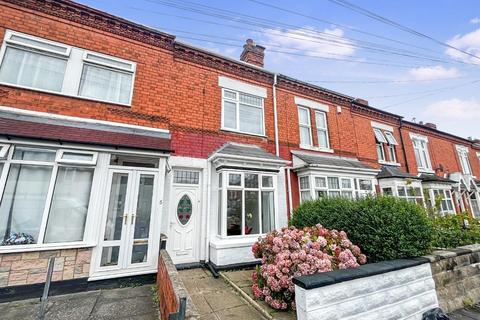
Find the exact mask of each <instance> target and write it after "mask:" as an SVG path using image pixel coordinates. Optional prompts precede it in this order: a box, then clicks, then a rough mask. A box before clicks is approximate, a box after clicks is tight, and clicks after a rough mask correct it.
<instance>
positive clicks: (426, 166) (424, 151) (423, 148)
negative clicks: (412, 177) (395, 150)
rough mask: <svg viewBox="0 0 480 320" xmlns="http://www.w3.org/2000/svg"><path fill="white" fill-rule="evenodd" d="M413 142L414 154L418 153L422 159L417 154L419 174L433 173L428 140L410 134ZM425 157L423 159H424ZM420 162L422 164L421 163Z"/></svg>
mask: <svg viewBox="0 0 480 320" xmlns="http://www.w3.org/2000/svg"><path fill="white" fill-rule="evenodd" d="M410 139H411V140H412V145H413V152H414V154H415V151H418V153H419V157H420V159H418V158H417V155H416V154H415V161H416V162H417V168H418V171H419V172H425V173H433V170H432V162H431V161H430V153H429V151H428V138H427V137H425V136H420V135H417V134H410ZM422 155H423V158H422ZM419 160H420V163H419ZM423 161H425V163H422V162H423Z"/></svg>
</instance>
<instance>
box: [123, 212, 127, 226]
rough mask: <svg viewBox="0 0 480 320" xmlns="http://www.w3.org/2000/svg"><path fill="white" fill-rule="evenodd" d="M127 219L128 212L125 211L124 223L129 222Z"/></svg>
mask: <svg viewBox="0 0 480 320" xmlns="http://www.w3.org/2000/svg"><path fill="white" fill-rule="evenodd" d="M127 219H128V213H125V214H124V215H123V224H127Z"/></svg>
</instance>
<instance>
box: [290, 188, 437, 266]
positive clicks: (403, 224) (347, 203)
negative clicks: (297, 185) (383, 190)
mask: <svg viewBox="0 0 480 320" xmlns="http://www.w3.org/2000/svg"><path fill="white" fill-rule="evenodd" d="M317 223H320V224H321V225H323V226H324V227H326V228H328V229H337V230H343V231H345V232H346V233H347V235H348V237H349V239H350V240H351V241H352V242H353V243H355V244H358V245H359V246H360V248H361V249H362V251H363V252H364V253H365V254H366V255H367V257H368V261H369V262H377V261H384V260H391V259H400V258H408V257H418V256H421V255H424V254H427V253H428V252H429V251H430V248H431V243H432V235H433V226H432V222H431V220H430V219H429V217H428V215H427V214H426V212H425V209H424V208H423V207H421V206H419V205H417V204H414V203H411V202H408V201H405V200H402V199H398V198H393V197H383V196H378V197H368V198H365V199H360V200H348V199H342V198H323V199H318V200H315V201H309V202H306V203H304V204H302V205H300V206H299V207H298V208H297V209H295V210H294V212H293V214H292V218H291V220H290V225H293V226H295V227H299V228H303V227H308V226H313V225H315V224H317Z"/></svg>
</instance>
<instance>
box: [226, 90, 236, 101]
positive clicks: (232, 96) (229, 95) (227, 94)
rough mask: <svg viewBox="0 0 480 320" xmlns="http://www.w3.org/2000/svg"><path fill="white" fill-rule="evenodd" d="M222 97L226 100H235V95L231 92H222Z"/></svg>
mask: <svg viewBox="0 0 480 320" xmlns="http://www.w3.org/2000/svg"><path fill="white" fill-rule="evenodd" d="M223 97H224V98H227V99H232V100H237V93H236V92H233V91H228V90H224V91H223Z"/></svg>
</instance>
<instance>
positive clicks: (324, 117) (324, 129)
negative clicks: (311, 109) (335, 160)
mask: <svg viewBox="0 0 480 320" xmlns="http://www.w3.org/2000/svg"><path fill="white" fill-rule="evenodd" d="M319 114H321V115H323V119H324V121H323V125H324V126H325V127H320V126H319V125H318V116H317V115H319ZM315 126H316V129H317V143H318V148H319V149H320V150H322V149H326V150H329V149H330V137H329V135H328V121H327V113H326V112H325V111H318V110H315ZM320 131H322V132H325V136H326V139H327V145H326V146H321V145H320V136H319V132H320Z"/></svg>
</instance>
